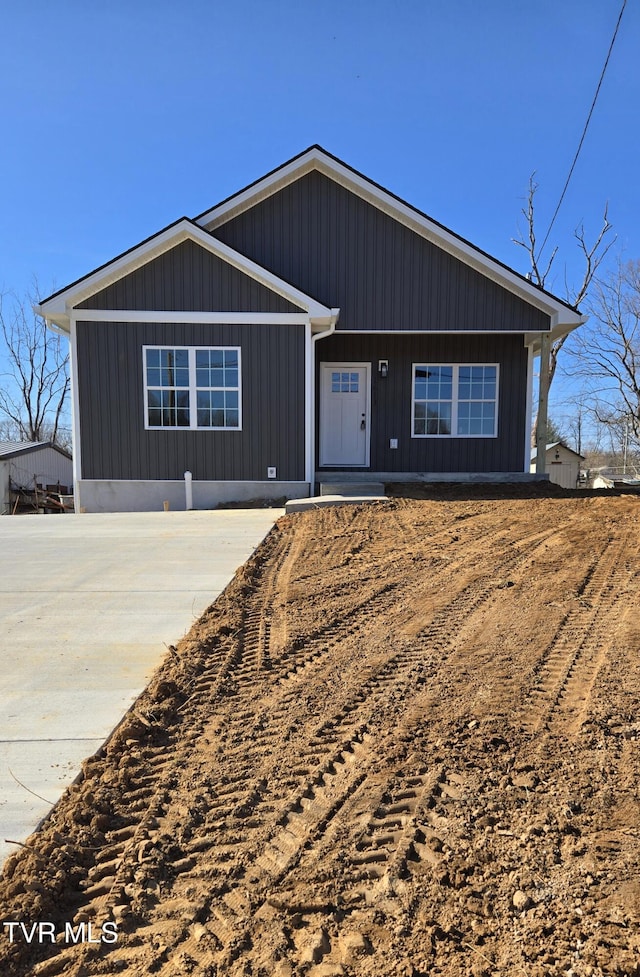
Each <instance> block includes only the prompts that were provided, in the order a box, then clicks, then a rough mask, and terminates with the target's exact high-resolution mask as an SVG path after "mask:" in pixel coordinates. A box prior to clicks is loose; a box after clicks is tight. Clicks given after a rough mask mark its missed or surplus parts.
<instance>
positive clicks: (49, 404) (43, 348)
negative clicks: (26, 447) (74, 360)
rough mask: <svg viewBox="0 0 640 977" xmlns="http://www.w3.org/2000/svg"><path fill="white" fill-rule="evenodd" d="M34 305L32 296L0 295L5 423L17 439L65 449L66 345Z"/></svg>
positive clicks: (0, 397)
mask: <svg viewBox="0 0 640 977" xmlns="http://www.w3.org/2000/svg"><path fill="white" fill-rule="evenodd" d="M31 305H32V299H31V297H26V298H25V299H24V300H20V299H19V298H18V297H17V296H15V295H11V294H6V293H5V294H4V295H0V421H1V422H3V425H2V426H3V428H4V430H5V431H9V432H12V433H13V436H15V437H16V438H17V439H18V440H22V441H54V442H56V443H59V442H62V443H63V444H64V443H65V442H66V440H67V438H66V435H67V433H68V432H67V428H65V427H64V426H63V425H64V418H65V407H66V402H67V397H68V394H69V357H68V350H67V343H66V341H65V340H64V339H63V337H62V336H58V335H56V334H55V333H53V332H51V331H50V330H49V329H47V327H46V325H45V322H44V319H42V318H40V316H37V315H36V314H35V313H34V312H32V310H31ZM3 347H4V349H3Z"/></svg>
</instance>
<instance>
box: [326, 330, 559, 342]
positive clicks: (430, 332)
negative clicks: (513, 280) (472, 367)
mask: <svg viewBox="0 0 640 977" xmlns="http://www.w3.org/2000/svg"><path fill="white" fill-rule="evenodd" d="M337 331H338V333H339V335H340V336H431V335H433V336H522V335H525V336H526V335H529V334H528V333H525V332H524V330H523V329H339V330H337ZM535 335H536V336H539V335H540V334H539V333H535ZM525 345H527V343H525Z"/></svg>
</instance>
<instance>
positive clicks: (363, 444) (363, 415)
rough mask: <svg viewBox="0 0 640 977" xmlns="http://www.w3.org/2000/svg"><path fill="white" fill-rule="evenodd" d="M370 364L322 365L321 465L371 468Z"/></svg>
mask: <svg viewBox="0 0 640 977" xmlns="http://www.w3.org/2000/svg"><path fill="white" fill-rule="evenodd" d="M370 369H371V364H369V363H321V364H320V465H321V466H323V467H326V466H329V465H335V466H337V467H339V466H348V467H352V466H353V467H357V466H360V465H361V466H362V467H363V468H365V467H367V466H368V464H369V426H370V423H369V422H370V394H369V391H370V377H371V373H370Z"/></svg>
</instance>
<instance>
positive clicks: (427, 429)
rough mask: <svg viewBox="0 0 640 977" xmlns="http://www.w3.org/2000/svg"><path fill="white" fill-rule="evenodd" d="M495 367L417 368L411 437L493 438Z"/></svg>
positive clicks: (495, 408)
mask: <svg viewBox="0 0 640 977" xmlns="http://www.w3.org/2000/svg"><path fill="white" fill-rule="evenodd" d="M497 406H498V367H497V365H496V364H487V365H485V364H482V365H475V364H474V365H471V364H469V365H467V364H445V365H442V364H434V365H431V364H422V363H420V364H416V365H415V366H414V368H413V397H412V421H411V425H412V427H411V434H412V437H416V438H425V437H472V438H473V437H495V435H496V433H497Z"/></svg>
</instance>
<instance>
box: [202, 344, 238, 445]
mask: <svg viewBox="0 0 640 977" xmlns="http://www.w3.org/2000/svg"><path fill="white" fill-rule="evenodd" d="M239 357H240V351H239V350H237V349H197V350H196V395H197V398H198V399H197V404H198V427H239V422H240V401H239V392H240V387H239V378H240V374H239Z"/></svg>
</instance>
